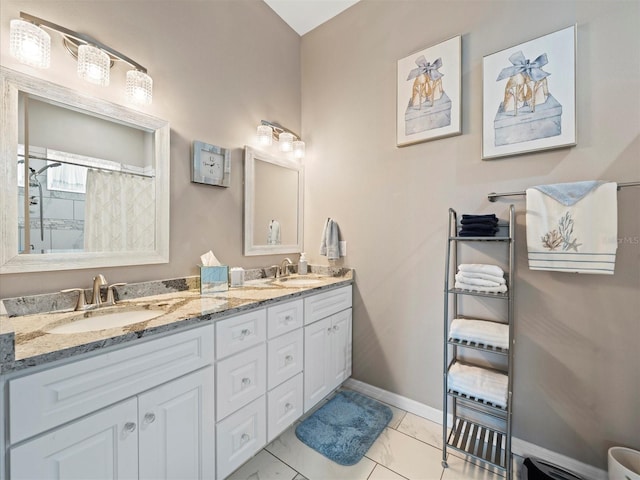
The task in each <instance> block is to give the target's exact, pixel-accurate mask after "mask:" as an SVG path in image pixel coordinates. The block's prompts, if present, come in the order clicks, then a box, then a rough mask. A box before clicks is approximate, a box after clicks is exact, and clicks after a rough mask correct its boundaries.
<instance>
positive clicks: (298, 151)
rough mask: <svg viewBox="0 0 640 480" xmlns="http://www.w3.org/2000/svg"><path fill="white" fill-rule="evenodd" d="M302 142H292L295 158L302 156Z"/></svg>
mask: <svg viewBox="0 0 640 480" xmlns="http://www.w3.org/2000/svg"><path fill="white" fill-rule="evenodd" d="M304 148H305V145H304V142H303V141H302V140H296V141H295V142H293V156H294V157H295V158H298V159H300V158H304Z"/></svg>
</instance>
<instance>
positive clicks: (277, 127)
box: [260, 120, 300, 140]
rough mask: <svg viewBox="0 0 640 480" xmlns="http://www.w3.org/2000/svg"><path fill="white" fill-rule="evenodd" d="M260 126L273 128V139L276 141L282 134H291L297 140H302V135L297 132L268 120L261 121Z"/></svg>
mask: <svg viewBox="0 0 640 480" xmlns="http://www.w3.org/2000/svg"><path fill="white" fill-rule="evenodd" d="M260 124H261V125H265V126H267V127H271V128H272V129H273V138H274V140H278V139H279V138H280V134H281V133H283V132H287V133H290V134H291V135H293V136H294V137H296V138H295V139H296V140H300V135H298V134H297V133H295V132H292V131H291V130H289V129H288V128H285V127H283V126H282V125H279V124H277V123H275V122H269V121H267V120H260Z"/></svg>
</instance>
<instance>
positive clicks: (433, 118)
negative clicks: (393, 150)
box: [396, 35, 462, 147]
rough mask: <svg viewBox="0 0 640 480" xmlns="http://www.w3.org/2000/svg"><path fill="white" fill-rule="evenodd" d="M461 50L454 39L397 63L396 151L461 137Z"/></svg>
mask: <svg viewBox="0 0 640 480" xmlns="http://www.w3.org/2000/svg"><path fill="white" fill-rule="evenodd" d="M461 46H462V38H461V37H460V36H459V35H458V36H457V37H453V38H451V39H449V40H446V41H444V42H442V43H439V44H437V45H434V46H432V47H429V48H425V49H424V50H420V51H419V52H416V53H414V54H412V55H409V56H407V57H404V58H403V59H401V60H398V70H397V102H396V108H397V112H396V144H397V146H398V147H404V146H405V145H411V144H414V143H419V142H425V141H427V140H434V139H436V138H442V137H449V136H452V135H460V134H461V133H462V127H461V112H462V103H461V100H462V94H461V78H462V77H461V70H462V68H461V65H462V51H461Z"/></svg>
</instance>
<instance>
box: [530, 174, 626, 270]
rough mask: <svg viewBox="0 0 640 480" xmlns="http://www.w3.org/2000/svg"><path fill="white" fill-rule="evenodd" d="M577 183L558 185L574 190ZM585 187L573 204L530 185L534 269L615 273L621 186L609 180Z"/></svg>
mask: <svg viewBox="0 0 640 480" xmlns="http://www.w3.org/2000/svg"><path fill="white" fill-rule="evenodd" d="M580 183H581V182H580ZM572 185H573V184H558V185H555V187H557V188H559V189H560V191H564V190H568V191H571V186H572ZM560 187H562V188H560ZM544 190H545V191H548V190H547V189H544ZM585 191H586V192H588V193H586V194H584V196H582V197H581V198H580V199H579V200H576V201H575V203H573V204H572V205H567V204H566V203H567V202H565V203H562V202H561V201H558V200H556V199H555V198H553V197H551V196H549V195H548V194H547V193H543V192H542V191H540V190H539V189H538V188H529V189H527V192H526V193H527V250H528V256H529V268H530V269H531V270H552V271H554V272H575V273H599V274H608V275H613V271H614V268H615V262H616V249H617V247H618V203H617V202H618V198H617V185H616V183H614V182H609V183H604V184H602V185H596V186H595V188H592V189H586V190H585ZM560 200H562V197H560Z"/></svg>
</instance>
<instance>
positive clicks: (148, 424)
mask: <svg viewBox="0 0 640 480" xmlns="http://www.w3.org/2000/svg"><path fill="white" fill-rule="evenodd" d="M212 363H213V327H212V326H206V327H201V328H197V329H193V330H188V331H185V332H181V333H177V334H174V335H169V336H166V337H162V338H159V339H157V340H152V341H149V342H146V343H143V344H140V345H137V346H131V347H126V348H123V349H120V350H115V351H112V352H109V353H105V354H101V355H97V356H94V357H92V358H89V359H86V360H80V361H76V362H73V363H69V364H66V365H62V366H58V367H54V368H50V369H48V370H43V371H40V372H37V373H34V374H31V375H27V376H24V377H17V378H15V379H12V380H10V381H9V387H8V388H9V442H10V444H11V446H10V449H9V460H10V462H9V463H10V466H9V472H10V477H9V478H11V479H12V480H14V479H15V480H17V479H35V478H38V479H58V478H59V479H86V478H104V479H110V478H114V479H115V478H132V479H135V478H143V479H149V480H151V479H153V480H156V479H165V478H166V479H169V478H193V479H203V480H204V479H211V478H214V472H215V469H214V462H215V459H214V457H213V455H212V452H213V451H214V445H215V437H214V414H213V411H214V402H215V398H214V394H213V393H214V391H213V389H214V371H213V366H212V365H211V364H212Z"/></svg>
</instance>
